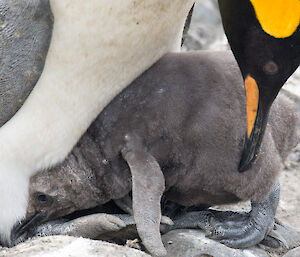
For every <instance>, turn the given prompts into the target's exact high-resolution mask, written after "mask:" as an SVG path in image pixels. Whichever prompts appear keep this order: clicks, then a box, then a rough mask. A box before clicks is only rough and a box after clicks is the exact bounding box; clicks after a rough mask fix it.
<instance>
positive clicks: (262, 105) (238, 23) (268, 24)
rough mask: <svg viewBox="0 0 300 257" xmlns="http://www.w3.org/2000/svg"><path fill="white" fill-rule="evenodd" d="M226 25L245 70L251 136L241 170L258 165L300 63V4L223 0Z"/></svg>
mask: <svg viewBox="0 0 300 257" xmlns="http://www.w3.org/2000/svg"><path fill="white" fill-rule="evenodd" d="M219 7H220V12H221V16H222V21H223V26H224V29H225V33H226V36H227V38H228V41H229V44H230V46H231V49H232V51H233V53H234V55H235V58H236V60H237V62H238V64H239V67H240V69H241V72H242V75H243V78H244V81H245V89H246V97H247V125H248V126H247V131H246V140H245V144H244V149H243V152H242V157H241V161H240V164H239V171H240V172H243V171H246V170H247V169H249V168H250V167H251V164H252V162H253V161H254V160H255V158H256V156H257V154H258V151H259V148H260V144H261V141H262V138H263V134H264V130H265V126H266V121H267V117H268V112H269V109H270V106H271V105H272V103H273V101H274V99H275V98H276V96H277V94H278V92H279V90H280V89H281V87H282V86H283V85H284V83H285V82H286V80H287V79H288V78H289V77H290V76H291V75H292V74H293V72H294V71H295V70H296V69H297V67H298V66H299V63H300V28H299V21H300V1H299V0H219Z"/></svg>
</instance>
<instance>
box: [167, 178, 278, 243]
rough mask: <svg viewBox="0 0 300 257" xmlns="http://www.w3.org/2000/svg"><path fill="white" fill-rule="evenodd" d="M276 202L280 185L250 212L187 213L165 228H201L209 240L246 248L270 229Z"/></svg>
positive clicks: (210, 211)
mask: <svg viewBox="0 0 300 257" xmlns="http://www.w3.org/2000/svg"><path fill="white" fill-rule="evenodd" d="M278 200H279V184H278V183H276V185H274V187H273V189H272V191H271V193H270V194H269V196H268V198H267V199H266V200H265V201H263V202H259V203H254V202H252V204H251V206H252V210H251V211H250V212H233V211H218V210H213V209H208V210H206V211H199V212H189V213H185V214H183V215H181V216H180V217H178V218H176V219H174V223H175V225H174V226H172V227H169V228H167V230H171V229H172V230H173V229H177V228H201V229H203V230H205V231H206V233H207V236H208V237H209V238H211V239H215V240H218V241H219V242H220V243H222V244H225V245H227V246H229V247H232V248H247V247H251V246H254V245H256V244H258V243H260V242H261V241H262V240H263V239H264V238H265V237H266V236H267V234H268V233H269V232H270V231H271V230H272V228H273V224H274V217H275V212H276V209H277V205H278Z"/></svg>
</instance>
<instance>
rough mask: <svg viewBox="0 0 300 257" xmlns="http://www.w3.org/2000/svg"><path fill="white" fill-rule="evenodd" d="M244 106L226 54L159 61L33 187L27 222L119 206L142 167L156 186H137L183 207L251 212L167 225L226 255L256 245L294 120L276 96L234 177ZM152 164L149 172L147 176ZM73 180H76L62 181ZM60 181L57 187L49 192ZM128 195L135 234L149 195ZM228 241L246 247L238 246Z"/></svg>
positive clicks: (271, 207)
mask: <svg viewBox="0 0 300 257" xmlns="http://www.w3.org/2000/svg"><path fill="white" fill-rule="evenodd" d="M245 106H246V99H245V95H244V93H243V83H242V78H241V75H240V72H239V69H238V66H237V64H236V62H235V60H234V58H233V56H232V54H231V52H209V51H201V52H192V53H181V54H175V53H173V54H167V55H166V56H164V57H163V58H161V59H160V60H159V61H158V62H157V63H156V64H155V65H153V66H152V67H151V68H150V69H149V70H147V71H146V72H145V73H144V74H143V75H142V76H140V77H139V78H138V79H136V80H135V81H134V82H133V83H132V84H131V85H130V86H128V87H127V88H126V89H125V90H124V91H122V92H121V93H120V94H119V95H118V96H117V97H116V98H114V100H113V101H112V102H111V103H110V104H109V105H108V106H107V107H106V108H105V109H104V110H103V112H102V113H101V114H100V115H99V116H98V118H97V119H96V121H95V122H94V123H93V124H92V126H91V127H90V128H89V130H88V131H87V133H86V134H85V135H84V136H83V137H82V139H81V141H80V142H79V144H78V145H77V146H76V147H75V149H74V151H73V152H72V154H71V155H70V156H69V158H68V160H66V161H65V163H64V164H63V165H61V166H59V167H56V168H55V169H54V170H50V171H45V172H43V173H40V174H38V175H37V176H36V177H35V178H33V181H32V187H31V197H30V199H31V201H30V206H29V208H28V216H32V215H34V214H35V213H36V212H39V211H41V210H42V211H43V212H49V213H51V218H56V217H57V216H58V215H65V214H68V213H70V212H73V211H74V210H75V209H84V208H90V207H93V206H96V205H97V204H103V203H105V202H106V201H109V200H110V199H117V198H121V197H122V196H124V195H126V194H127V193H128V192H129V191H130V190H131V183H130V179H131V178H130V171H129V168H130V169H131V173H132V174H133V175H134V174H137V175H139V174H138V173H140V174H144V173H145V172H144V171H143V170H142V169H141V168H142V167H146V168H147V169H146V171H147V172H149V173H151V172H152V170H157V169H161V173H162V174H163V178H162V179H161V178H160V179H158V180H154V181H152V182H151V179H148V180H144V181H143V179H145V176H147V173H146V174H144V175H143V176H141V178H138V179H137V181H138V182H140V184H145V183H146V182H147V183H150V185H151V186H152V184H155V183H158V182H161V180H164V181H165V189H164V197H165V198H166V199H167V200H168V201H171V202H173V203H176V204H179V205H182V206H192V207H197V206H199V205H202V204H206V205H209V206H211V205H216V204H218V205H220V204H227V203H234V202H238V201H245V200H251V201H252V211H251V213H243V214H232V213H230V215H229V214H228V213H226V212H224V213H216V212H213V211H211V212H209V211H208V212H206V213H201V212H197V213H192V214H190V213H188V215H195V216H193V217H197V219H198V220H195V219H192V220H191V219H189V216H186V217H175V225H174V226H173V228H179V227H195V226H198V227H201V228H204V229H206V230H209V231H210V232H211V234H212V235H211V236H212V237H215V238H216V239H219V240H221V241H222V240H225V239H224V238H222V235H223V234H226V233H227V234H226V240H227V239H228V240H229V239H230V240H231V241H230V243H229V242H225V241H224V242H225V243H228V245H230V246H232V247H246V246H250V245H254V244H256V243H258V242H260V241H261V240H262V239H263V238H264V237H265V235H266V234H267V232H268V231H269V228H270V226H271V224H272V222H273V219H274V216H275V212H276V208H277V204H278V197H279V185H278V184H277V182H276V180H277V177H278V173H279V171H280V169H281V163H282V161H283V160H284V159H285V158H286V156H287V154H288V153H289V152H290V151H291V149H292V148H293V147H294V146H295V145H296V143H297V137H296V114H295V111H294V108H293V106H292V104H291V102H290V101H289V100H288V99H286V98H285V97H283V96H281V97H279V98H278V99H277V100H276V101H275V103H274V105H273V107H272V109H271V112H270V117H269V123H268V125H267V128H266V135H265V137H264V139H263V143H262V146H261V147H262V148H261V149H262V151H261V154H260V155H259V156H258V158H257V159H256V161H255V162H254V164H253V166H252V168H251V169H250V170H249V171H248V172H246V173H239V172H238V165H239V160H240V156H241V152H242V149H243V143H244V131H245V129H246V128H245V124H246V123H245V120H244V119H245V117H246V116H245V112H246V110H245ZM130 152H131V155H130V156H129V155H128V153H130ZM74 156H76V157H74ZM143 156H146V157H147V156H148V157H149V158H146V159H145V158H144V157H143ZM70 163H72V164H71V165H70ZM151 163H152V164H153V163H154V164H155V163H157V164H158V165H157V166H155V165H154V166H153V167H154V168H153V167H152V168H151V167H150V168H149V166H147V165H150V164H151ZM150 166H151V165H150ZM136 167H139V168H136ZM134 169H136V171H134V172H135V173H133V170H134ZM68 170H71V175H68V174H67V173H68ZM72 173H73V174H72ZM85 173H86V174H88V175H86V176H85ZM158 173H159V171H158ZM59 174H60V175H59ZM76 174H78V178H76V179H67V176H71V177H73V178H75V176H76ZM61 176H63V177H66V179H63V180H61V181H59V182H58V183H59V184H58V185H56V184H55V183H56V182H57V178H59V177H61ZM83 177H86V178H85V179H84V180H83V181H82V180H81V179H80V178H83ZM45 178H47V179H45ZM155 178H158V176H157V177H155ZM132 180H133V182H134V180H135V178H134V177H132ZM159 180H160V181H159ZM42 181H47V182H42ZM83 183H88V185H91V188H92V190H91V191H89V192H88V194H90V198H91V201H90V202H88V201H84V200H83V199H87V196H86V195H84V194H85V192H84V190H77V188H82V187H83ZM133 190H134V189H133ZM135 190H136V194H134V192H133V196H134V198H133V203H136V204H137V206H136V210H138V211H139V212H138V214H136V215H135V218H136V216H138V218H140V219H141V221H140V226H143V222H144V221H143V210H148V209H150V208H151V207H152V205H151V204H152V203H149V199H147V197H148V196H149V195H147V193H149V192H146V193H145V194H142V193H140V194H139V187H137V189H135ZM57 191H58V192H59V193H56V192H57ZM39 194H42V195H47V196H50V197H51V199H52V200H51V201H50V203H51V204H49V205H48V206H47V205H44V206H41V204H39V201H37V200H38V198H37V195H39ZM149 194H150V195H151V192H150V193H149ZM145 195H146V196H147V197H146V196H145ZM152 195H154V196H155V197H157V196H159V192H153V191H152ZM81 197H82V198H81ZM74 198H79V199H82V201H81V200H80V201H76V200H74ZM65 199H68V200H65ZM68 201H69V202H68ZM67 202H68V204H67ZM52 203H54V204H52ZM155 204H159V203H157V202H156V203H155ZM134 208H135V207H134ZM262 213H265V215H262ZM156 214H157V213H156ZM204 214H205V215H204ZM206 214H207V215H206ZM231 214H232V215H231ZM156 216H159V215H156ZM211 216H214V217H215V220H217V221H218V223H217V225H218V226H217V227H216V226H213V225H212V223H210V222H209V220H211V219H208V218H207V217H211ZM261 217H264V218H261ZM189 220H191V222H192V223H189ZM254 220H255V221H256V223H255V222H254ZM235 222H236V224H237V225H238V226H240V227H239V229H238V231H240V232H241V233H237V231H236V229H235V226H234V224H235ZM223 224H225V225H226V226H227V230H226V231H225V232H224V230H225V229H224V228H223V227H222V229H223V232H224V233H223V234H222V233H220V235H221V236H219V237H218V236H217V235H219V234H218V232H219V230H220V229H221V226H222V225H223ZM228 224H231V226H228ZM156 225H157V224H155V226H156ZM171 228H172V227H171ZM217 228H219V229H217ZM243 228H245V229H243ZM141 230H142V228H141V229H140V231H141ZM140 231H139V232H140ZM257 231H259V233H258V234H256V232H257ZM142 233H144V232H142ZM234 233H235V234H234ZM140 234H141V233H140ZM235 235H238V238H237V237H236V236H235ZM237 239H243V240H244V243H245V242H247V243H246V244H243V245H242V244H241V242H240V241H239V240H237ZM235 242H236V243H235Z"/></svg>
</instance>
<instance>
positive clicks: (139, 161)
mask: <svg viewBox="0 0 300 257" xmlns="http://www.w3.org/2000/svg"><path fill="white" fill-rule="evenodd" d="M125 141H126V144H125V147H124V148H123V150H122V156H123V158H124V159H125V160H126V161H127V163H128V165H129V167H130V170H131V174H132V208H133V216H134V219H135V222H136V227H137V231H138V234H139V236H140V237H141V239H142V242H143V244H144V245H145V247H146V248H147V250H148V251H149V252H150V253H151V254H153V255H154V256H164V255H166V254H167V252H166V249H165V248H164V246H163V243H162V241H161V235H160V221H161V206H160V201H161V196H162V194H163V192H164V190H165V179H164V176H163V173H162V171H161V169H160V167H159V164H158V163H157V161H156V159H155V158H154V157H153V156H152V155H151V154H149V153H148V152H146V151H145V149H144V147H143V145H142V143H141V140H140V139H139V138H137V137H136V136H134V135H129V134H127V135H126V136H125Z"/></svg>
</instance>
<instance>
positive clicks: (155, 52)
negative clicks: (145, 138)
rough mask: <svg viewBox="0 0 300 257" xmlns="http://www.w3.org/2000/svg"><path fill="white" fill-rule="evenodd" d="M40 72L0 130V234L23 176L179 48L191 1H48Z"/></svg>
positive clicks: (22, 195)
mask: <svg viewBox="0 0 300 257" xmlns="http://www.w3.org/2000/svg"><path fill="white" fill-rule="evenodd" d="M50 4H51V9H52V12H53V15H54V21H55V22H54V29H53V35H52V40H51V44H50V49H49V52H48V56H47V59H46V63H45V68H44V71H43V73H42V75H41V77H40V79H39V81H38V83H37V85H36V87H35V88H34V90H33V92H32V93H31V94H30V96H29V98H28V99H27V101H26V102H25V104H24V105H23V107H22V108H21V109H20V110H19V111H18V112H17V114H16V115H15V116H14V117H13V118H12V119H11V120H10V121H9V122H8V123H7V124H5V125H4V126H3V127H2V128H1V129H0V142H1V146H0V188H1V195H0V209H1V212H0V235H2V236H5V237H9V231H10V229H11V228H12V226H13V224H14V223H15V222H16V221H17V220H20V219H22V218H23V217H24V215H25V211H26V205H27V191H28V179H29V177H30V176H31V175H33V174H34V173H36V172H37V171H38V170H40V169H43V168H47V167H49V166H52V165H54V164H56V163H58V162H59V161H61V160H63V159H64V158H65V157H66V155H67V154H68V153H69V152H70V150H71V149H72V147H73V146H74V145H75V144H76V142H77V141H78V139H79V138H80V136H81V135H82V134H83V133H84V132H85V131H86V129H87V128H88V126H89V125H90V123H91V122H92V121H93V120H94V119H95V117H96V116H97V115H98V114H99V113H100V111H101V110H102V109H103V108H104V107H105V106H106V105H107V104H108V103H109V102H110V101H111V100H112V98H113V97H115V96H116V95H117V94H118V93H119V92H120V91H121V90H122V89H123V88H124V87H126V86H127V85H128V84H129V83H130V82H131V81H132V80H133V79H135V78H136V77H137V76H138V75H140V74H141V73H142V72H143V71H144V70H145V69H147V68H148V67H150V66H151V65H152V64H153V63H154V62H155V61H157V60H158V59H159V58H160V57H161V56H162V55H163V54H165V53H166V52H170V51H177V50H179V47H180V42H181V35H182V30H183V26H184V22H185V18H186V16H187V13H188V11H189V9H190V8H191V6H192V4H193V0H163V1H161V0H147V1H144V0H113V1H112V0H86V1H83V0H50Z"/></svg>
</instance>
